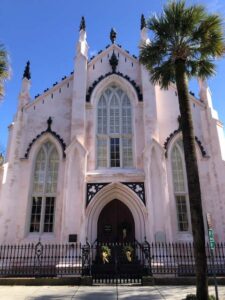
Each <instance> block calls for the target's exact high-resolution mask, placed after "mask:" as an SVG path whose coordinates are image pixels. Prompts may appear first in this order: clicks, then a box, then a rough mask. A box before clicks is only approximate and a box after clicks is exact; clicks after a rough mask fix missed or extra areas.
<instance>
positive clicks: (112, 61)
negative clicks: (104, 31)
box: [109, 51, 118, 73]
mask: <svg viewBox="0 0 225 300" xmlns="http://www.w3.org/2000/svg"><path fill="white" fill-rule="evenodd" d="M109 63H110V65H111V67H112V71H113V73H115V72H116V68H117V65H118V58H117V57H116V54H115V53H114V51H113V53H112V56H111V58H110V60H109Z"/></svg>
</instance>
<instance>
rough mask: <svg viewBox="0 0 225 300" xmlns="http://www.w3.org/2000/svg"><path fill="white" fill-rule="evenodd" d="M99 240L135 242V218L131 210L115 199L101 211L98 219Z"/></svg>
mask: <svg viewBox="0 0 225 300" xmlns="http://www.w3.org/2000/svg"><path fill="white" fill-rule="evenodd" d="M97 227H98V229H97V230H98V231H97V239H98V241H101V242H133V241H134V239H135V225H134V218H133V216H132V213H131V211H130V210H129V208H128V207H127V206H126V205H125V204H124V203H123V202H121V201H119V200H117V199H114V200H112V201H111V202H109V203H108V204H107V205H106V206H105V207H104V208H103V209H102V211H101V213H100V215H99V218H98V225H97Z"/></svg>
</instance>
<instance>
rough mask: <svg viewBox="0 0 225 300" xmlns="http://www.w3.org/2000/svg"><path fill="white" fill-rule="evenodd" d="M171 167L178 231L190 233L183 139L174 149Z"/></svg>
mask: <svg viewBox="0 0 225 300" xmlns="http://www.w3.org/2000/svg"><path fill="white" fill-rule="evenodd" d="M171 165H172V175H173V190H174V197H175V201H176V210H177V224H178V230H179V231H188V230H189V217H188V205H187V201H188V191H187V182H186V171H185V170H186V169H185V164H184V150H183V142H182V140H181V139H179V140H178V141H177V142H176V143H175V144H174V146H173V148H172V152H171Z"/></svg>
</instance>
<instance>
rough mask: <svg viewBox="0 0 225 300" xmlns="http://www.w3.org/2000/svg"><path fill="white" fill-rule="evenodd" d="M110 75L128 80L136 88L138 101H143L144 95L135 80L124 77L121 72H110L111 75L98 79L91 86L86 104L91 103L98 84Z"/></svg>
mask: <svg viewBox="0 0 225 300" xmlns="http://www.w3.org/2000/svg"><path fill="white" fill-rule="evenodd" d="M110 75H118V76H120V77H122V78H124V79H126V80H127V81H128V82H129V83H130V84H131V85H132V86H133V87H134V89H135V91H136V93H137V96H138V101H143V95H142V93H141V89H140V87H139V86H138V85H137V84H136V82H135V81H134V80H132V79H131V78H130V77H129V76H128V75H124V74H123V73H121V72H109V73H106V74H105V75H102V76H100V77H99V78H98V79H96V80H95V81H94V82H93V84H92V86H90V87H89V88H88V91H87V95H86V102H90V99H91V94H92V92H93V90H94V88H95V87H96V86H97V84H98V83H99V82H100V81H102V80H103V79H105V78H106V77H108V76H110Z"/></svg>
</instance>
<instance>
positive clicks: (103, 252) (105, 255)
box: [101, 245, 111, 264]
mask: <svg viewBox="0 0 225 300" xmlns="http://www.w3.org/2000/svg"><path fill="white" fill-rule="evenodd" d="M110 256H111V250H110V248H109V247H108V246H106V245H105V246H102V248H101V257H102V262H103V264H105V263H109V257H110Z"/></svg>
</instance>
